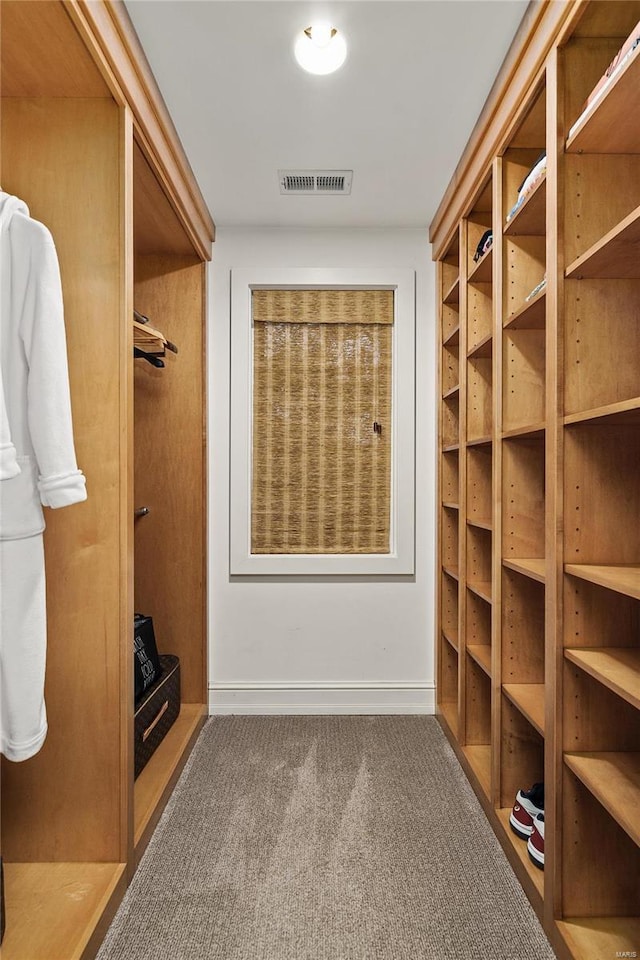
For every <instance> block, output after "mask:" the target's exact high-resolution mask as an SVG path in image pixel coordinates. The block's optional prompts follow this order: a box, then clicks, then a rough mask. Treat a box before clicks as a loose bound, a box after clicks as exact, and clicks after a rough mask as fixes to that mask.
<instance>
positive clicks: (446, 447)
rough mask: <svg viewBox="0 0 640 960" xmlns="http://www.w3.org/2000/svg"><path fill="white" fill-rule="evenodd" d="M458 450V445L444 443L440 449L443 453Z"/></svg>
mask: <svg viewBox="0 0 640 960" xmlns="http://www.w3.org/2000/svg"><path fill="white" fill-rule="evenodd" d="M459 449H460V444H459V443H445V444H444V446H443V447H442V452H443V453H454V452H455V451H456V450H459Z"/></svg>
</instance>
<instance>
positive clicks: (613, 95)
mask: <svg viewBox="0 0 640 960" xmlns="http://www.w3.org/2000/svg"><path fill="white" fill-rule="evenodd" d="M638 91H640V49H636V50H635V51H634V52H633V54H632V55H631V56H630V57H629V60H628V61H627V62H626V63H625V64H624V66H623V67H622V68H621V69H620V72H619V73H618V74H617V76H615V77H614V78H613V80H612V81H611V83H610V84H609V87H608V88H607V89H606V90H605V92H604V93H603V94H602V96H601V97H600V99H599V100H598V101H597V102H596V103H595V104H594V106H593V108H592V109H591V110H589V111H588V112H586V113H585V115H584V116H583V117H582V118H580V119H579V120H578V123H577V125H576V128H575V130H574V131H573V133H572V135H571V136H570V137H569V139H568V140H567V145H566V151H567V153H640V130H639V129H638V125H637V124H635V123H630V122H629V117H632V116H635V115H637V113H638V110H639V109H640V97H639V95H638ZM639 940H640V938H639ZM636 946H637V943H636Z"/></svg>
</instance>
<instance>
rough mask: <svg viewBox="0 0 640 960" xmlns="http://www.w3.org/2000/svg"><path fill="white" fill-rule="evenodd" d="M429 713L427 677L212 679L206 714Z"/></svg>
mask: <svg viewBox="0 0 640 960" xmlns="http://www.w3.org/2000/svg"><path fill="white" fill-rule="evenodd" d="M377 713H388V714H404V713H423V714H433V713H435V686H434V684H433V683H426V682H425V683H413V682H406V683H382V682H377V683H376V682H363V683H349V682H346V683H314V682H304V681H299V682H281V683H278V682H275V681H274V682H270V683H269V682H263V683H251V682H246V683H242V682H224V681H219V682H214V683H210V684H209V714H210V715H211V716H214V715H220V714H258V715H260V714H262V715H268V714H269V715H272V714H281V715H287V714H377Z"/></svg>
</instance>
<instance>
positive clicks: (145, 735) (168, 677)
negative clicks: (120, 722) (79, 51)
mask: <svg viewBox="0 0 640 960" xmlns="http://www.w3.org/2000/svg"><path fill="white" fill-rule="evenodd" d="M160 665H161V667H162V673H161V675H160V679H159V680H158V681H157V682H156V683H154V685H153V686H152V687H149V689H148V690H147V692H146V693H145V695H144V697H143V698H142V700H141V701H140V703H139V704H138V706H137V707H136V712H135V731H134V757H135V776H136V777H137V776H138V775H139V774H140V773H141V771H142V770H143V769H144V768H145V766H146V765H147V763H148V762H149V760H150V759H151V757H152V756H153V754H154V752H155V751H156V750H157V748H158V747H159V746H160V744H161V743H162V741H163V740H164V738H165V737H166V735H167V733H168V732H169V730H170V729H171V727H172V725H173V724H174V723H175V721H176V718H177V717H178V714H179V713H180V660H179V659H178V657H174V656H171V655H170V654H165V655H161V657H160Z"/></svg>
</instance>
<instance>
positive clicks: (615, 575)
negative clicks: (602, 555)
mask: <svg viewBox="0 0 640 960" xmlns="http://www.w3.org/2000/svg"><path fill="white" fill-rule="evenodd" d="M564 571H565V573H568V574H570V575H571V576H572V577H580V579H581V580H588V581H589V583H595V584H597V585H598V586H600V587H606V588H607V590H615V591H616V593H624V594H626V596H628V597H635V599H636V600H640V566H638V565H637V564H625V565H620V566H595V565H594V564H587V563H566V564H565V567H564Z"/></svg>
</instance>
